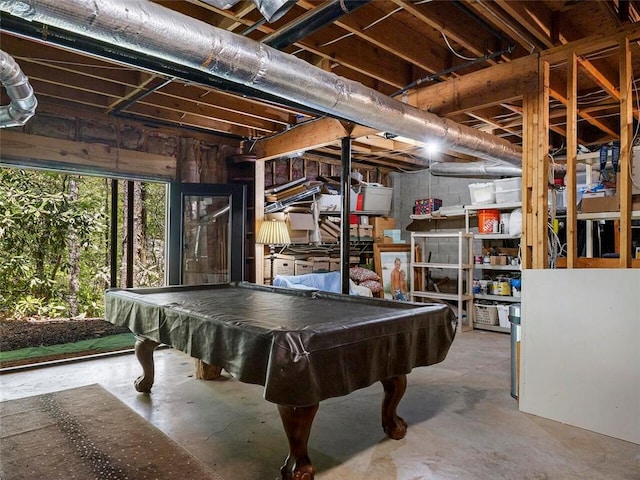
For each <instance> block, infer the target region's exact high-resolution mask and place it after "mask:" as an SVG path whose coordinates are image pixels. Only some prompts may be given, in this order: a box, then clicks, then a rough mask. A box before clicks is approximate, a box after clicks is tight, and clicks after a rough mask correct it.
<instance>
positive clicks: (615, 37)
mask: <svg viewBox="0 0 640 480" xmlns="http://www.w3.org/2000/svg"><path fill="white" fill-rule="evenodd" d="M625 38H628V39H629V42H634V41H637V40H640V23H632V24H630V25H625V26H622V27H620V28H618V29H617V30H616V31H615V32H603V33H601V34H598V35H592V36H590V37H587V38H584V39H581V40H575V41H573V42H570V43H567V44H565V45H562V46H559V47H554V48H550V49H549V50H546V51H544V52H542V53H540V56H541V57H544V60H545V61H547V62H549V64H550V65H557V64H560V63H564V62H566V61H567V58H568V56H569V55H571V54H572V53H575V54H576V55H577V56H578V57H580V56H584V55H588V54H591V53H594V52H598V51H602V50H605V49H608V48H615V47H618V46H619V44H620V42H621V41H623V40H624V39H625Z"/></svg>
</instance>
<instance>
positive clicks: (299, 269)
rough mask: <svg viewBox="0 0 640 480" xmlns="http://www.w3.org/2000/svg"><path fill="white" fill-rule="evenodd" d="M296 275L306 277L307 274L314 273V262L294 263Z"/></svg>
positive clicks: (298, 261) (300, 261)
mask: <svg viewBox="0 0 640 480" xmlns="http://www.w3.org/2000/svg"><path fill="white" fill-rule="evenodd" d="M293 267H294V272H295V273H294V275H305V274H307V273H313V262H309V261H307V260H296V261H295V262H294V265H293Z"/></svg>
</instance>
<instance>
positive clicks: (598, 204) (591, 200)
mask: <svg viewBox="0 0 640 480" xmlns="http://www.w3.org/2000/svg"><path fill="white" fill-rule="evenodd" d="M580 210H581V211H582V213H598V212H618V211H619V210H620V197H619V196H618V191H617V190H616V191H615V193H614V194H613V195H605V196H603V197H582V201H581V205H580Z"/></svg>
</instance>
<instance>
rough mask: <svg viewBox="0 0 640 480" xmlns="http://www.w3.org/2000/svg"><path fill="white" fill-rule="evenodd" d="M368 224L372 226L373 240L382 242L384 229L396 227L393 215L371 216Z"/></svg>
mask: <svg viewBox="0 0 640 480" xmlns="http://www.w3.org/2000/svg"><path fill="white" fill-rule="evenodd" d="M369 223H370V225H372V226H373V241H374V242H378V243H384V231H385V230H392V229H394V228H396V220H395V218H393V217H371V218H370V219H369Z"/></svg>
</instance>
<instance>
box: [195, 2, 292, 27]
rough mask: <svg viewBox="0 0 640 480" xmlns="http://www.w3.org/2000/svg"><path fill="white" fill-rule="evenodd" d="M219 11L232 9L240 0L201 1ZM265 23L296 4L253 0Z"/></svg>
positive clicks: (273, 19) (274, 19)
mask: <svg viewBox="0 0 640 480" xmlns="http://www.w3.org/2000/svg"><path fill="white" fill-rule="evenodd" d="M202 1H203V2H204V3H208V4H209V5H213V6H214V7H217V8H219V9H221V10H226V9H227V8H231V7H233V6H234V5H235V4H236V3H238V2H239V1H240V0H202ZM253 3H255V4H256V7H258V10H260V13H261V14H262V16H263V17H264V18H265V19H266V20H267V22H269V23H271V22H275V21H276V20H279V19H280V18H281V17H282V16H283V15H284V14H285V13H287V12H288V11H289V9H290V8H291V7H293V5H294V4H295V3H296V2H295V0H253Z"/></svg>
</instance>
